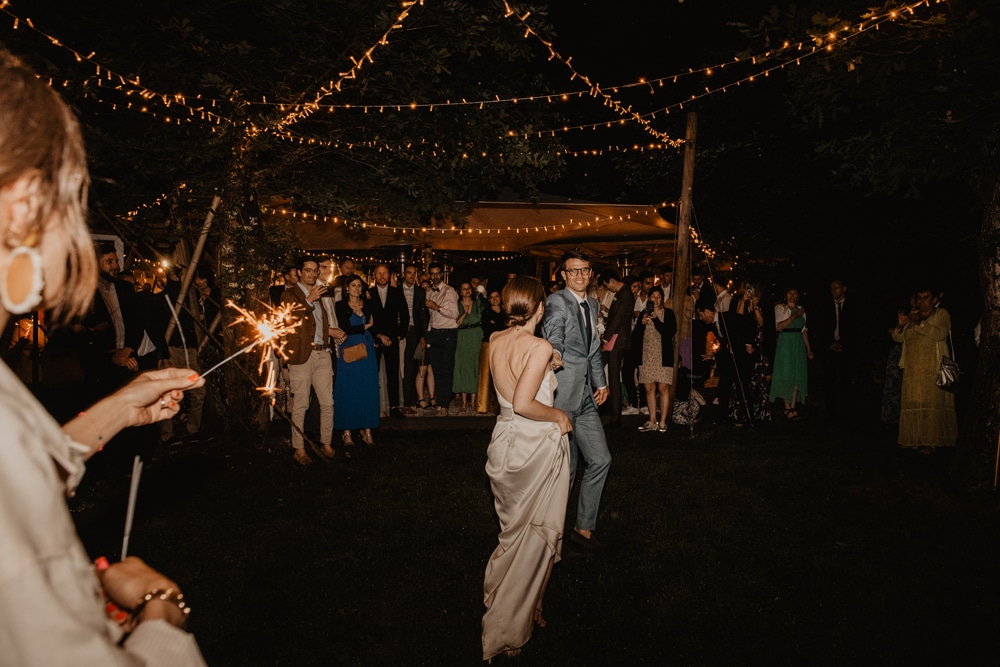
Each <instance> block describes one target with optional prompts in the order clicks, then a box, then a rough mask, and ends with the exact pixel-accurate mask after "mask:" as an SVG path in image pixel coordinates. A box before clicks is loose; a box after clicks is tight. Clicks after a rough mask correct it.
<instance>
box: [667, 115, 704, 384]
mask: <svg viewBox="0 0 1000 667" xmlns="http://www.w3.org/2000/svg"><path fill="white" fill-rule="evenodd" d="M697 137H698V115H697V114H696V113H695V112H693V111H689V112H688V115H687V131H686V133H685V135H684V171H683V173H682V175H681V210H680V216H679V218H678V221H677V259H676V261H675V263H674V280H673V287H674V289H673V292H674V293H673V299H672V301H673V309H674V315H675V316H676V317H677V331H678V336H677V341H678V345H674V384H672V385H671V386H670V395H671V399H673V395H674V388H675V387H676V386H677V378H678V377H679V376H678V366H679V365H680V354H681V349H680V345H679V343H680V338H681V336H680V332H682V331H685V330H686V329H685V327H687V329H690V326H691V323H690V322H688V323H685V322H683V321H682V318H683V317H684V301H685V300H686V299H687V288H688V286H689V285H690V284H691V278H690V275H691V191H692V189H693V188H694V151H695V139H696V138H697Z"/></svg>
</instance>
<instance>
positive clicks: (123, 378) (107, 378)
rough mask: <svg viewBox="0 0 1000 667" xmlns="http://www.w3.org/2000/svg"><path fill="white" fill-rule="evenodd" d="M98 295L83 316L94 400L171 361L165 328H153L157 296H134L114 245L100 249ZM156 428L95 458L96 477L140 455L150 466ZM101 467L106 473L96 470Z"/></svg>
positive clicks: (128, 435)
mask: <svg viewBox="0 0 1000 667" xmlns="http://www.w3.org/2000/svg"><path fill="white" fill-rule="evenodd" d="M97 261H98V271H99V273H98V282H97V294H96V295H95V296H94V300H93V302H92V303H91V307H90V312H89V313H88V314H87V315H86V316H85V318H84V327H85V328H86V329H87V332H88V336H89V347H90V349H89V352H88V354H87V358H86V359H85V364H84V368H85V369H86V371H85V372H86V374H87V379H88V382H90V384H91V386H92V387H93V390H94V397H96V398H101V397H104V396H107V395H109V394H111V393H112V392H113V391H115V390H116V389H118V388H119V387H120V386H122V385H123V384H125V383H126V382H128V381H130V380H131V379H132V378H134V377H135V376H136V375H137V374H138V373H139V372H140V371H144V370H149V369H153V368H156V367H157V366H159V365H160V364H161V362H162V361H163V360H169V358H170V352H169V350H168V348H167V344H166V339H165V338H164V333H165V327H163V328H161V327H160V326H158V325H156V324H155V317H154V311H153V309H152V307H151V306H152V303H151V302H152V299H153V295H152V294H151V293H150V294H144V295H139V294H136V291H135V287H134V286H133V285H132V283H130V282H128V281H127V280H122V279H121V278H120V277H119V274H120V271H121V265H120V264H119V262H118V252H117V250H116V249H115V246H114V244H112V243H102V244H100V245H99V246H98V248H97ZM159 431H160V427H159V425H158V424H149V425H146V426H141V427H136V428H131V429H128V430H127V431H126V432H125V433H122V434H121V435H120V436H119V437H118V438H117V439H116V440H115V446H114V447H109V448H108V451H106V452H103V453H102V456H101V457H95V459H92V460H91V464H90V465H91V466H92V468H93V469H94V470H95V473H96V475H97V476H100V475H101V474H103V473H104V472H105V471H107V470H115V469H119V470H125V469H127V466H128V465H131V463H132V457H133V455H139V456H141V457H142V458H143V460H144V461H146V462H147V463H148V462H149V461H150V459H151V458H152V456H153V452H154V451H155V449H156V444H157V443H158V442H159ZM98 469H103V470H101V472H97V470H98ZM92 477H93V476H92Z"/></svg>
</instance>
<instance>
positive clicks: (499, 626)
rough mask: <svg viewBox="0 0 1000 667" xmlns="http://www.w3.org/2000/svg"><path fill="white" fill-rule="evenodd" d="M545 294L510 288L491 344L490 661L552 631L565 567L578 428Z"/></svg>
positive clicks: (486, 639) (519, 283) (524, 284)
mask: <svg viewBox="0 0 1000 667" xmlns="http://www.w3.org/2000/svg"><path fill="white" fill-rule="evenodd" d="M544 298H545V290H544V289H543V288H542V284H541V283H540V282H539V281H538V280H536V279H534V278H529V277H526V276H518V277H516V278H514V279H513V280H511V281H510V282H509V283H507V286H506V287H504V290H503V302H504V303H505V304H506V305H507V312H508V317H507V326H508V327H509V328H508V329H505V330H503V331H498V332H497V333H495V334H493V336H492V337H491V338H490V372H491V374H492V377H493V383H494V386H495V387H496V392H497V399H498V401H499V403H500V416H499V417H497V424H496V427H495V428H494V429H493V438H492V440H491V441H490V445H489V448H488V449H487V452H486V454H487V462H486V473H487V474H488V475H489V478H490V486H491V488H492V489H493V496H494V504H495V507H496V511H497V516H498V517H499V519H500V536H499V542H500V543H499V545H498V546H497V548H496V549H495V550H494V551H493V554H492V555H491V556H490V560H489V563H487V565H486V578H485V582H484V586H483V601H484V602H485V604H486V613H485V615H484V616H483V659H484V660H491V659H492V658H493V657H494V656H496V655H497V654H499V653H505V654H507V655H516V654H517V653H518V652H520V649H521V647H522V646H523V645H524V644H525V643H526V642H527V641H528V639H530V638H531V631H532V628H533V625H535V624H537V625H539V626H541V625H544V621H543V620H542V616H541V611H542V596H543V595H544V593H545V587H546V584H547V583H548V580H549V575H550V574H551V572H552V565H553V564H554V563H555V562H556V561H557V560H558V559H559V557H560V551H561V548H562V532H563V526H564V523H565V520H566V502H567V500H568V498H569V479H570V475H569V443H568V440H567V437H566V434H567V433H569V431H570V430H572V428H573V426H572V423H571V422H570V420H569V418H568V417H567V416H566V413H565V412H563V411H562V410H559V409H557V408H554V407H552V396H553V394H554V393H555V389H556V378H555V374H554V373H553V372H552V368H551V364H552V346H551V345H550V344H549V343H548V341H546V340H544V339H542V338H538V337H536V336H535V334H534V332H535V328H536V327H537V326H538V323H539V322H540V321H541V319H542V315H543V314H544V310H545V305H544Z"/></svg>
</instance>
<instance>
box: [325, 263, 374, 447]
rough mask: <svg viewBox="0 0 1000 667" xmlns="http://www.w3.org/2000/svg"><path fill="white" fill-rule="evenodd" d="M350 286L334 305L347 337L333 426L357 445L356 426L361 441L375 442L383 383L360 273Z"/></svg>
mask: <svg viewBox="0 0 1000 667" xmlns="http://www.w3.org/2000/svg"><path fill="white" fill-rule="evenodd" d="M346 290H347V295H346V296H345V297H344V298H343V299H341V300H340V301H338V302H337V304H336V306H334V310H335V312H336V313H337V322H338V323H339V324H340V328H341V329H343V330H344V333H345V334H347V340H345V341H344V342H343V343H341V344H340V349H339V350H338V353H337V384H336V385H335V386H334V388H333V428H334V429H336V430H338V431H342V434H341V437H342V438H343V439H344V447H345V448H349V447H351V446H353V445H354V440H353V439H352V438H351V431H353V430H357V431H358V437H360V438H361V442H363V443H365V444H366V445H373V444H375V441H374V440H373V439H372V429H373V428H378V425H379V387H378V361H377V360H376V358H375V342H374V340H373V339H372V335H371V333H370V332H369V331H368V330H369V329H371V327H372V323H373V322H372V318H371V314H370V313H369V312H368V309H367V307H366V305H367V304H366V303H365V297H364V292H365V284H364V282H362V280H361V277H360V276H357V275H351V276H348V278H347V285H346ZM349 451H350V450H349V449H348V452H349Z"/></svg>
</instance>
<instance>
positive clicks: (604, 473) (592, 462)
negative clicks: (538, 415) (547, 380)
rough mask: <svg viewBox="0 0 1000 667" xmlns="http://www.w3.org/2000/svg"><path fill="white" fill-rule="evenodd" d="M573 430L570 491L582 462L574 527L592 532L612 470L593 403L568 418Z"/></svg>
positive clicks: (601, 427) (605, 441)
mask: <svg viewBox="0 0 1000 667" xmlns="http://www.w3.org/2000/svg"><path fill="white" fill-rule="evenodd" d="M571 418H572V421H573V430H572V431H571V432H570V440H571V444H572V447H571V448H570V475H571V478H570V488H572V484H573V476H575V475H576V465H577V461H578V460H579V459H583V465H584V468H583V475H582V477H581V479H580V497H579V504H578V506H577V511H576V527H577V528H579V529H581V530H594V528H595V527H596V526H597V511H598V509H599V508H600V505H601V494H602V493H603V492H604V482H605V481H607V478H608V469H609V468H610V467H611V452H609V451H608V442H607V440H606V439H605V437H604V425H603V424H601V418H600V415H598V414H597V408H596V407H595V406H594V404H593V403H589V402H588V405H587V406H586V407H584V409H583V410H582V411H580V412H579V413H578V414H576V415H571Z"/></svg>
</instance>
